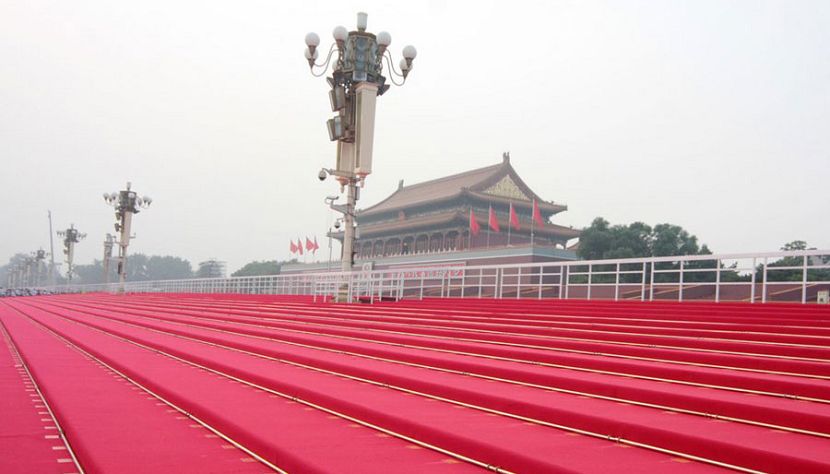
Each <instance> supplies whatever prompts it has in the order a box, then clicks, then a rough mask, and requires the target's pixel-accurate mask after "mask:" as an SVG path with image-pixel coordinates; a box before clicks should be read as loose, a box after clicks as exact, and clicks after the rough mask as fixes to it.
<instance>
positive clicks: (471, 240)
mask: <svg viewBox="0 0 830 474" xmlns="http://www.w3.org/2000/svg"><path fill="white" fill-rule="evenodd" d="M472 223H473V207H472V206H470V224H472ZM468 227H469V230H467V235H468V237H469V242H468V243H467V250H472V249H473V226H471V225H470V226H468Z"/></svg>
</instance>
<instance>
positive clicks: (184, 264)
mask: <svg viewBox="0 0 830 474" xmlns="http://www.w3.org/2000/svg"><path fill="white" fill-rule="evenodd" d="M117 267H118V264H117V263H116V262H115V261H114V260H113V262H112V263H111V264H110V279H109V280H110V282H111V283H112V282H115V281H118V273H117V272H118V270H117ZM75 273H76V274H77V278H76V279H75V280H74V281H75V282H77V283H103V282H104V263H103V262H102V261H101V260H94V261H93V262H92V263H91V264H89V265H76V266H75ZM192 277H193V269H192V267H191V266H190V262H188V261H187V260H184V259H182V258H179V257H172V256H169V255H165V256H160V255H152V256H150V257H148V256H146V255H144V254H141V253H137V254H134V255H129V256H128V257H127V281H146V280H180V279H183V278H192Z"/></svg>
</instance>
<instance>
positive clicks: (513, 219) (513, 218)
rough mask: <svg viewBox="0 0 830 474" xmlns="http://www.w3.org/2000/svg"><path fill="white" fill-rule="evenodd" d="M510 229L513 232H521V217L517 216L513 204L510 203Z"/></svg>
mask: <svg viewBox="0 0 830 474" xmlns="http://www.w3.org/2000/svg"><path fill="white" fill-rule="evenodd" d="M510 227H512V228H513V230H519V216H518V215H517V214H516V209H514V208H513V203H512V202H511V203H510Z"/></svg>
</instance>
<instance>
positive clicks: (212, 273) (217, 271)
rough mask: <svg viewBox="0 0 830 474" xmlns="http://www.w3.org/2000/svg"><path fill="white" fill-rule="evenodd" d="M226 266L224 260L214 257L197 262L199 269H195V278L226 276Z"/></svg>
mask: <svg viewBox="0 0 830 474" xmlns="http://www.w3.org/2000/svg"><path fill="white" fill-rule="evenodd" d="M227 273H228V272H227V268H226V265H225V262H220V261H218V260H215V259H211V260H206V261H204V262H199V269H198V270H196V277H197V278H226V277H227Z"/></svg>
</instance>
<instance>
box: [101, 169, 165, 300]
mask: <svg viewBox="0 0 830 474" xmlns="http://www.w3.org/2000/svg"><path fill="white" fill-rule="evenodd" d="M130 187H131V183H130V182H129V181H128V182H127V189H124V190H121V191H118V192H112V193H110V194H107V193H104V201H106V203H107V204H109V205H110V206H112V207H114V208H115V219H116V223H115V231H116V232H120V233H121V239H120V240H119V241H118V259H117V260H116V261H117V262H118V283H119V289H118V291H119V292H121V293H123V292H124V285H125V283H126V282H127V247H129V245H130V238H131V235H130V226H131V224H132V220H133V214H138V213H139V212H140V210H141V209H146V208H148V207H150V204H152V203H153V199H152V198H150V197H149V196H144V197H139V196H138V194H137V193H136V192H135V191H132V190H131V189H130Z"/></svg>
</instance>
